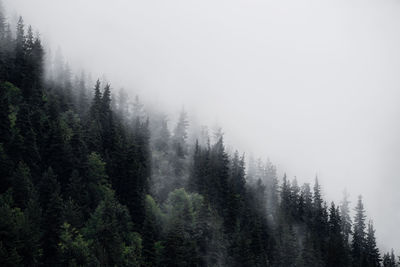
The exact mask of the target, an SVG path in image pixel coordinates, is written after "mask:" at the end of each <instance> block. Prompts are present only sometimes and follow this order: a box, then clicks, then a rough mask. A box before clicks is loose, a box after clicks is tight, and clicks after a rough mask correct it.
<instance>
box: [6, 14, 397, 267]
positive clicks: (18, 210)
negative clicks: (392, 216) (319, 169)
mask: <svg viewBox="0 0 400 267" xmlns="http://www.w3.org/2000/svg"><path fill="white" fill-rule="evenodd" d="M33 32H34V31H33V29H32V27H30V26H27V25H25V24H24V21H23V19H22V18H20V19H19V21H18V24H17V28H16V29H11V28H10V25H9V24H8V22H7V20H6V17H5V14H4V11H3V10H2V9H0V176H1V177H0V265H1V266H277V267H278V266H282V267H288V266H332V267H333V266H335V267H337V266H351V267H361V266H362V267H365V266H366V267H375V266H398V264H399V263H398V259H397V257H396V256H395V255H394V253H393V251H392V252H391V253H386V254H382V253H381V252H380V251H379V249H378V248H377V245H376V238H375V230H374V226H373V222H372V221H371V220H368V219H367V218H366V214H365V208H364V205H363V201H362V198H361V197H359V199H358V202H357V203H356V206H355V207H354V210H355V212H354V216H352V215H351V212H350V210H351V209H353V207H350V203H349V201H348V200H347V196H346V195H345V197H344V199H343V201H342V202H341V203H340V204H336V203H333V202H332V203H326V202H325V201H324V199H323V194H322V189H321V186H320V184H319V183H318V178H316V179H315V183H314V184H313V185H310V184H303V185H299V184H298V183H297V181H296V179H293V180H290V179H288V178H287V177H286V175H284V176H283V177H282V178H280V177H277V172H276V168H275V166H274V165H273V164H272V163H271V162H269V161H268V162H262V161H261V160H250V161H249V164H248V167H246V158H245V156H244V155H242V154H241V153H240V152H238V151H235V152H233V153H228V151H227V149H226V147H225V144H224V138H223V134H221V133H218V134H217V135H216V136H215V138H213V140H214V139H215V140H214V141H211V138H210V137H209V136H208V134H207V133H206V132H205V131H204V132H202V133H197V140H196V141H195V142H193V143H192V142H191V141H190V139H189V138H188V130H189V126H190V121H189V120H188V117H187V114H186V112H185V111H184V110H182V112H181V113H180V115H179V119H178V121H177V122H176V124H175V125H169V121H168V119H167V117H166V116H165V115H164V114H162V113H154V114H150V113H148V112H146V109H145V108H144V105H143V104H142V103H141V102H140V99H139V98H138V97H136V98H134V100H133V101H129V100H128V97H127V95H126V94H125V93H124V92H122V91H121V92H120V93H119V94H114V92H113V88H112V86H111V85H110V84H108V83H104V82H101V81H100V80H97V81H96V82H95V83H94V84H92V83H90V81H89V80H88V79H87V77H86V75H84V74H79V75H77V76H76V77H75V78H73V77H72V76H73V74H72V73H71V71H70V69H69V67H68V65H67V64H66V63H65V62H64V61H63V60H62V57H61V55H57V56H56V57H55V59H54V60H50V61H51V62H52V64H51V66H48V67H49V70H48V71H47V72H45V71H44V62H45V61H46V60H49V59H46V60H45V53H44V48H43V46H42V44H41V40H40V36H39V35H38V34H34V33H33ZM170 129H172V130H170Z"/></svg>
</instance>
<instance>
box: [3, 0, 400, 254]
mask: <svg viewBox="0 0 400 267" xmlns="http://www.w3.org/2000/svg"><path fill="white" fill-rule="evenodd" d="M3 1H4V4H5V6H6V8H7V10H8V14H11V19H13V16H15V17H16V15H17V14H18V15H19V14H21V15H23V17H24V19H25V22H26V23H27V24H32V26H33V27H34V28H35V29H37V30H38V31H40V33H41V35H42V37H43V39H44V40H45V41H46V43H48V44H50V46H51V47H52V50H53V51H54V50H55V48H56V47H58V46H60V47H61V49H62V51H63V54H64V56H65V57H66V59H67V60H68V62H69V63H70V65H71V66H72V67H73V68H74V69H75V70H79V69H81V68H84V69H85V70H88V71H90V72H91V73H92V76H93V77H94V78H95V77H97V76H102V75H105V76H106V77H107V79H108V80H110V81H111V83H112V85H113V88H114V89H116V90H118V89H119V88H120V87H124V88H125V90H127V91H129V92H131V93H132V95H133V94H139V95H140V96H141V97H142V98H143V99H144V102H145V103H146V104H148V105H156V106H158V107H161V108H162V109H164V110H166V111H168V112H170V114H175V113H176V112H178V111H179V110H180V109H181V108H182V106H184V107H185V109H186V110H187V111H188V112H189V114H191V115H192V116H195V117H196V118H197V121H199V122H201V123H203V124H208V125H211V126H212V125H215V124H219V125H221V126H222V127H223V129H224V132H225V136H226V139H227V142H228V143H229V144H230V145H232V146H233V147H235V148H238V149H240V150H241V151H244V152H246V154H248V155H250V154H252V155H254V156H255V157H258V156H260V157H263V158H265V159H266V158H269V159H270V160H271V161H272V162H273V163H274V164H276V165H277V168H278V170H279V172H280V174H283V172H286V173H287V174H288V176H289V177H290V178H292V177H294V176H296V177H297V179H298V180H299V181H301V182H312V181H313V179H314V177H315V175H318V177H319V179H320V181H321V184H322V186H323V190H324V194H325V197H326V198H327V199H328V200H335V201H337V202H339V201H340V199H341V197H342V192H343V190H344V189H345V188H346V189H347V191H348V192H349V193H350V194H351V198H352V204H353V205H354V204H355V199H356V196H357V195H359V194H362V195H363V196H364V202H365V206H366V209H367V212H368V216H369V217H370V218H371V219H373V221H374V223H375V226H376V229H377V238H378V243H379V244H380V246H381V248H382V249H383V252H385V251H386V250H388V249H390V248H391V247H393V248H395V250H396V252H397V253H398V252H399V251H400V243H399V241H398V240H400V229H399V227H398V225H400V212H399V210H398V207H399V206H400V195H399V194H398V188H400V187H399V186H400V179H399V175H400V164H399V159H400V137H399V136H400V127H399V125H400V105H399V97H400V75H399V73H400V49H399V47H400V16H399V14H400V2H399V1H394V0H386V1H379V0H376V1H358V0H335V1H321V0H302V1H299V0H229V1H209V0H203V1H188V0H181V1H178V0H170V1H157V0H147V1H128V0H115V1H106V0H85V1H81V0H80V1H78V0H68V1H67V0H56V1H54V0H35V1H31V0H3ZM13 14H15V15H13Z"/></svg>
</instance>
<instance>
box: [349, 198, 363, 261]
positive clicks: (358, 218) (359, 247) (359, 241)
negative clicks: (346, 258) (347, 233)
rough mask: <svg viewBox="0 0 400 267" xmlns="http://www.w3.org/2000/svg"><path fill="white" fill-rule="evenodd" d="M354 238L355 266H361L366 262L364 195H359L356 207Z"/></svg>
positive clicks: (353, 256)
mask: <svg viewBox="0 0 400 267" xmlns="http://www.w3.org/2000/svg"><path fill="white" fill-rule="evenodd" d="M355 212H356V214H355V216H354V228H353V240H352V244H351V250H352V251H351V253H352V258H353V266H354V267H361V266H364V263H365V245H366V237H365V228H366V225H365V217H366V216H365V210H364V204H363V202H362V197H361V196H359V197H358V202H357V206H356V208H355Z"/></svg>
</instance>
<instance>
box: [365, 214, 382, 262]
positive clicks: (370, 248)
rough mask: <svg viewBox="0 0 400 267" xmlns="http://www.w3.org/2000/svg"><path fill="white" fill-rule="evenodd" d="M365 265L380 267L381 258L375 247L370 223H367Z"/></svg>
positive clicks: (373, 233) (373, 232) (372, 227)
mask: <svg viewBox="0 0 400 267" xmlns="http://www.w3.org/2000/svg"><path fill="white" fill-rule="evenodd" d="M365 254H366V264H365V266H368V267H379V266H381V263H380V262H381V261H382V259H381V256H380V253H379V249H378V247H377V245H376V240H375V230H374V226H373V224H372V221H369V222H368V229H367V237H366V243H365Z"/></svg>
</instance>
